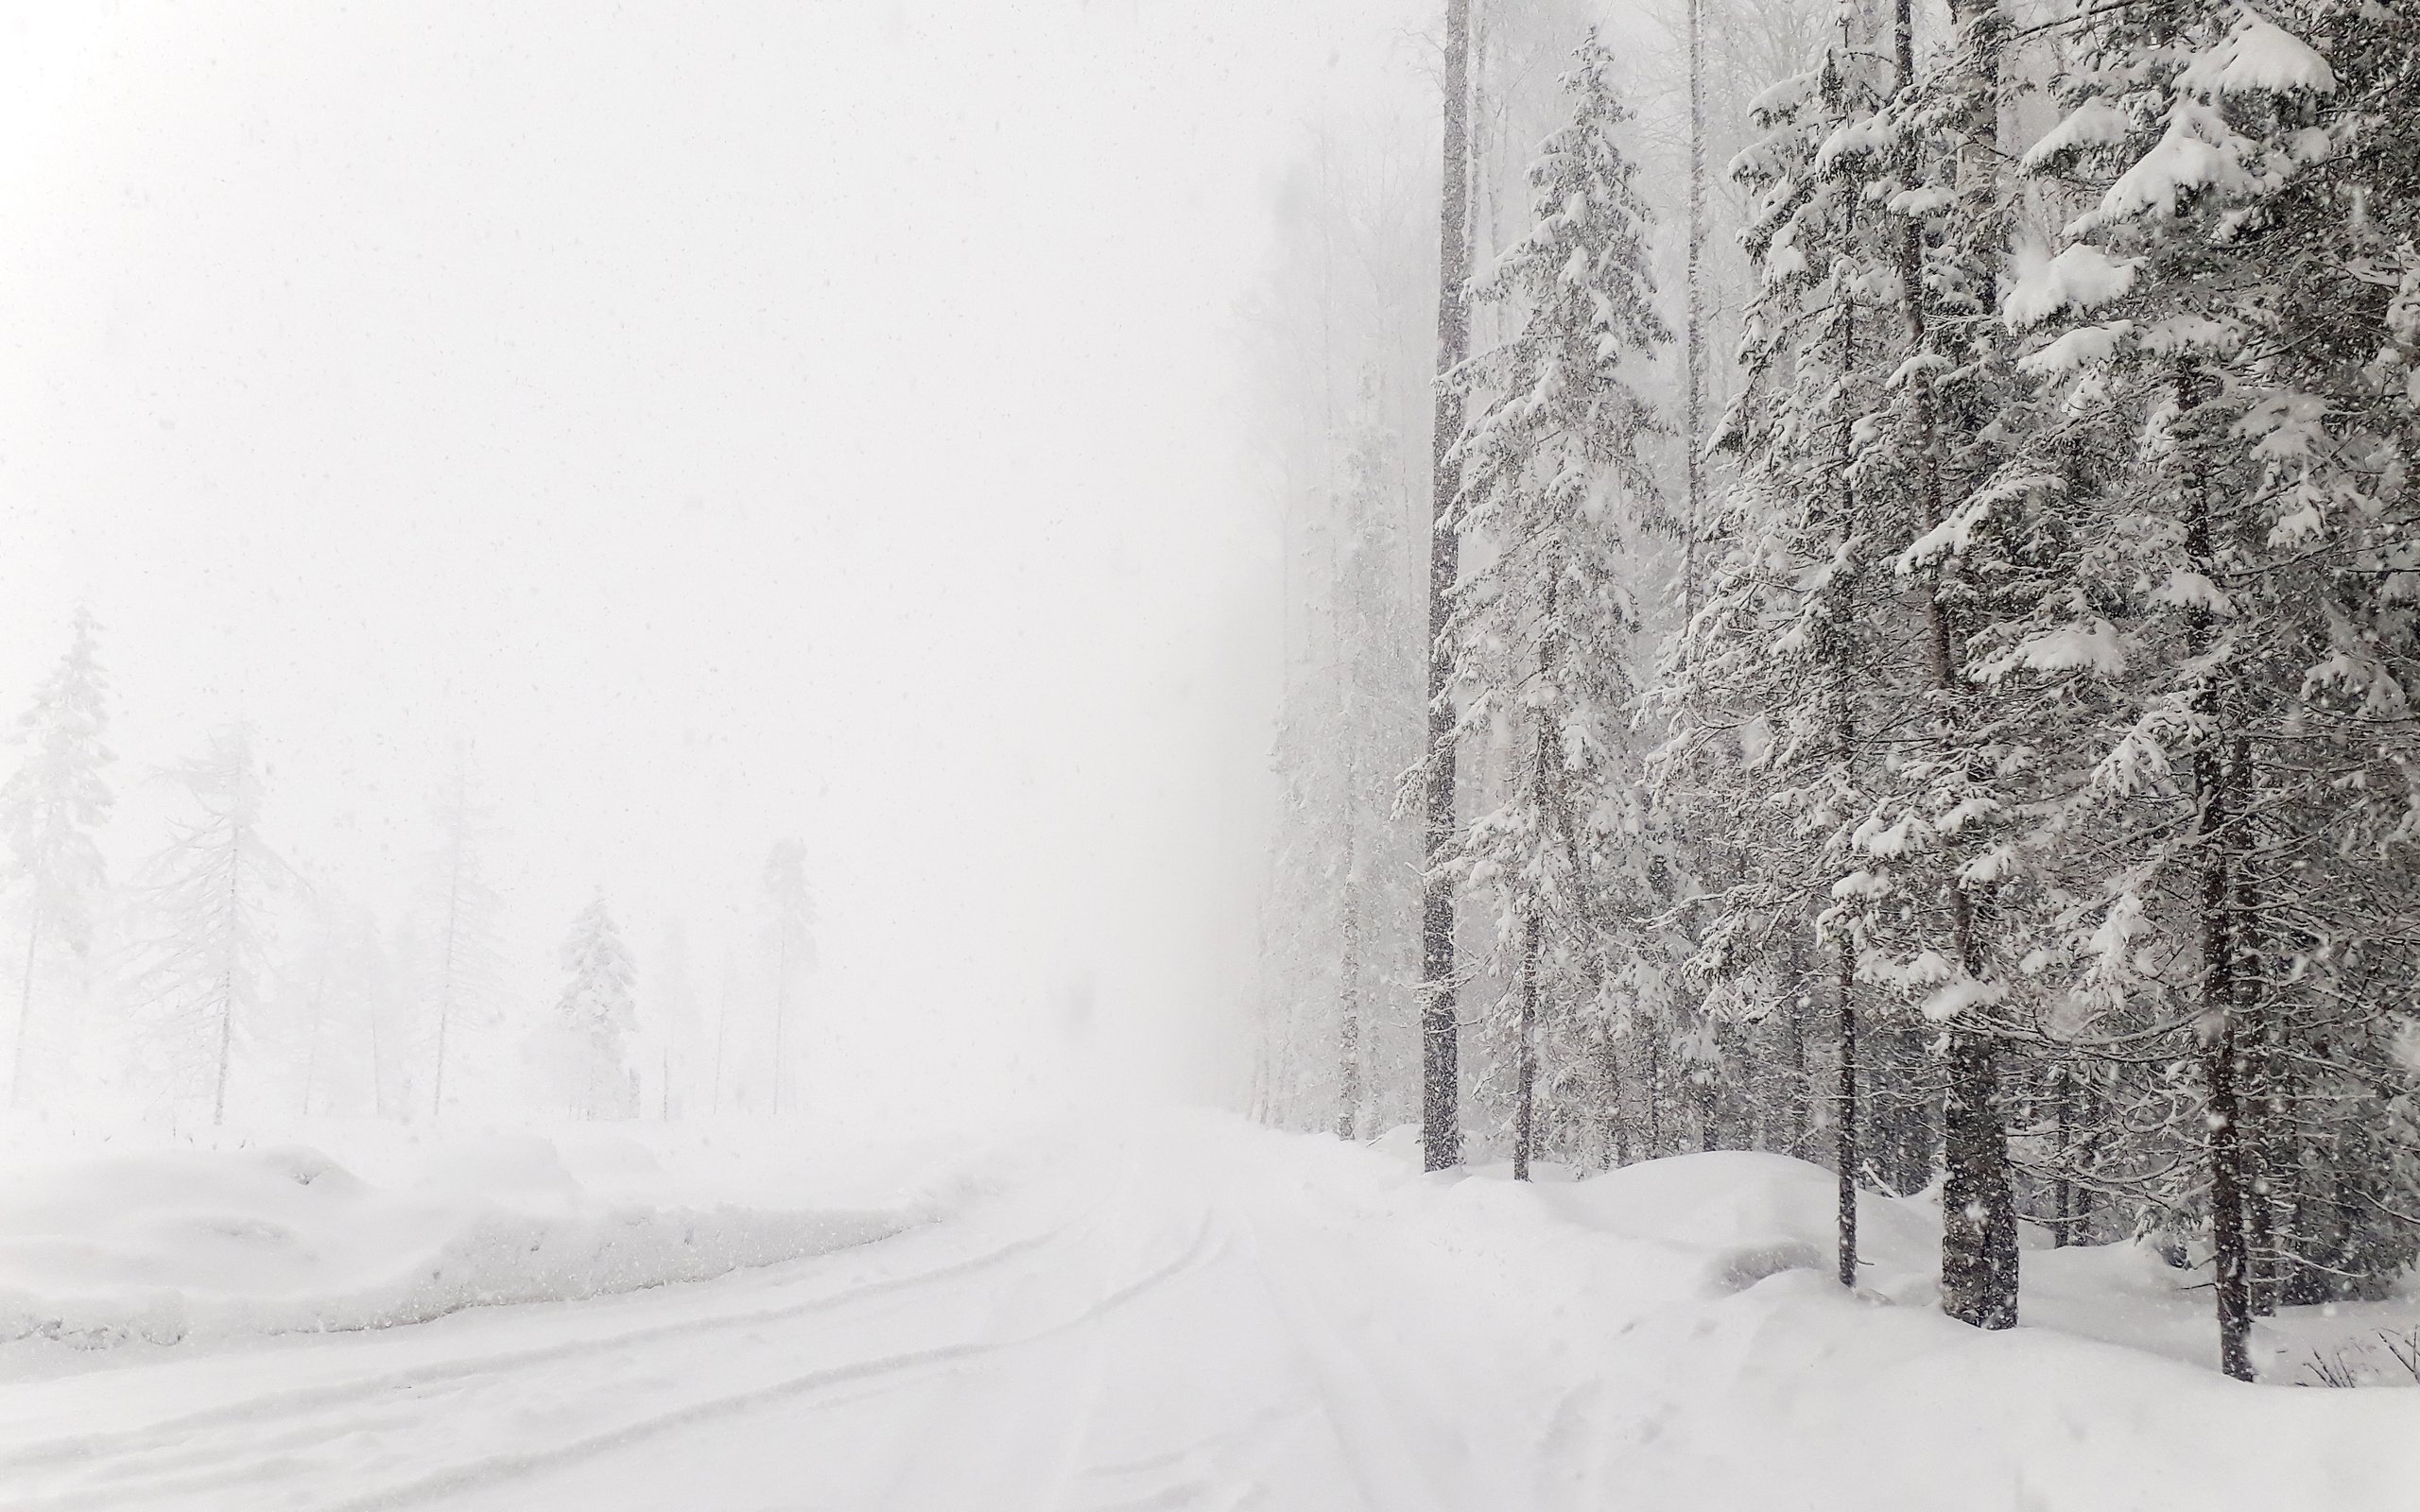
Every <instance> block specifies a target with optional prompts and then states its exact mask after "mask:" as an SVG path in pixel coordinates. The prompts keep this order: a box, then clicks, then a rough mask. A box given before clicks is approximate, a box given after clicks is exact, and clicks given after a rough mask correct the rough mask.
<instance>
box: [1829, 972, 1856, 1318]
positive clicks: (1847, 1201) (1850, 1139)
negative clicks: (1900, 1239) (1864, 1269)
mask: <svg viewBox="0 0 2420 1512" xmlns="http://www.w3.org/2000/svg"><path fill="white" fill-rule="evenodd" d="M1856 980H1857V971H1856V965H1855V962H1854V961H1853V959H1852V958H1851V956H1850V954H1849V951H1848V947H1847V945H1846V943H1845V942H1843V944H1842V945H1841V964H1840V974H1839V976H1838V977H1837V978H1836V979H1835V980H1834V982H1833V988H1834V989H1835V990H1836V991H1837V992H1838V993H1839V997H1838V999H1837V1002H1838V1005H1839V1010H1840V1020H1841V1071H1840V1077H1841V1079H1840V1108H1839V1118H1840V1123H1839V1125H1837V1126H1836V1127H1835V1128H1834V1130H1833V1134H1832V1159H1833V1160H1834V1161H1835V1163H1836V1164H1837V1165H1838V1167H1839V1170H1840V1188H1841V1189H1840V1230H1841V1246H1840V1260H1841V1285H1842V1286H1845V1287H1848V1288H1849V1289H1850V1290H1852V1291H1854V1290H1856V1288H1857V1165H1858V1148H1857V996H1856V993H1855V992H1854V991H1853V990H1852V988H1853V986H1854V984H1855V982H1856Z"/></svg>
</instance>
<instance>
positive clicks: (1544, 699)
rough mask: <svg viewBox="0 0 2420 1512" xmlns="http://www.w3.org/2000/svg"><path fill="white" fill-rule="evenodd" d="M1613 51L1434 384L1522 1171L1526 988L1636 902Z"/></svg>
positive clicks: (1649, 291)
mask: <svg viewBox="0 0 2420 1512" xmlns="http://www.w3.org/2000/svg"><path fill="white" fill-rule="evenodd" d="M1614 68H1615V65H1614V60H1613V56H1612V54H1611V53H1610V52H1609V51H1608V50H1607V49H1606V47H1605V46H1604V44H1603V43H1601V42H1599V40H1598V39H1597V38H1596V36H1595V35H1594V34H1593V33H1592V34H1591V35H1590V37H1589V38H1588V40H1587V41H1586V42H1585V43H1582V45H1581V47H1580V49H1579V52H1578V54H1577V55H1576V57H1575V59H1574V62H1573V67H1572V69H1571V71H1570V72H1569V73H1568V74H1567V75H1565V76H1564V91H1565V94H1566V96H1567V98H1568V100H1569V102H1570V107H1571V120H1570V123H1569V124H1568V125H1567V126H1565V127H1564V128H1563V129H1561V130H1559V131H1557V132H1555V133H1554V135H1552V136H1550V137H1549V138H1547V143H1546V146H1545V149H1544V152H1543V154H1542V155H1541V157H1540V159H1539V161H1538V163H1536V165H1535V166H1533V167H1532V168H1531V169H1530V191H1531V200H1532V206H1533V224H1532V226H1531V229H1530V233H1529V234H1528V235H1527V236H1526V237H1524V238H1523V239H1522V240H1521V241H1519V242H1517V243H1515V244H1514V245H1513V247H1511V248H1509V249H1506V250H1505V251H1504V252H1503V253H1502V254H1500V255H1499V256H1498V257H1497V259H1496V261H1495V266H1494V267H1493V268H1492V269H1491V270H1490V271H1489V272H1488V273H1486V274H1485V275H1484V276H1483V277H1481V278H1480V279H1478V281H1477V282H1476V283H1475V284H1474V286H1473V289H1472V295H1473V299H1474V301H1476V302H1478V303H1479V304H1481V305H1489V304H1506V305H1511V306H1513V308H1514V309H1516V310H1517V311H1518V312H1519V325H1518V327H1517V329H1516V330H1515V331H1514V332H1513V335H1511V336H1510V337H1509V338H1508V339H1506V340H1505V341H1504V342H1503V343H1501V344H1500V345H1497V346H1495V347H1493V348H1491V349H1489V350H1487V351H1485V352H1479V353H1478V354H1476V355H1474V356H1473V357H1472V358H1471V360H1470V361H1469V362H1467V363H1465V364H1464V365H1463V366H1462V367H1461V368H1460V369H1456V370H1455V372H1453V373H1452V374H1451V375H1449V377H1448V380H1447V381H1448V383H1449V384H1451V385H1452V386H1453V387H1454V388H1455V389H1456V390H1457V391H1458V392H1459V393H1460V394H1461V396H1462V398H1463V404H1464V407H1465V408H1466V411H1467V413H1468V415H1469V419H1468V421H1466V423H1465V427H1464V429H1463V432H1462V434H1461V438H1459V439H1458V440H1457V441H1456V442H1455V444H1454V449H1453V453H1452V455H1451V458H1450V464H1451V465H1452V467H1453V468H1454V469H1455V471H1456V472H1457V475H1458V476H1459V477H1460V479H1461V492H1460V494H1459V496H1458V499H1457V501H1456V507H1455V515H1454V524H1455V528H1456V529H1457V530H1458V531H1459V532H1460V533H1461V535H1462V537H1463V538H1464V540H1465V541H1466V543H1467V545H1468V546H1469V547H1470V548H1472V552H1473V556H1474V557H1476V558H1479V559H1482V560H1484V561H1485V563H1486V565H1484V566H1482V567H1479V568H1478V569H1477V570H1475V571H1473V572H1472V573H1471V574H1470V575H1469V576H1467V577H1466V578H1465V579H1464V580H1463V581H1462V582H1461V583H1460V584H1459V585H1457V587H1456V590H1455V593H1454V600H1453V608H1452V613H1451V614H1450V616H1449V617H1448V619H1447V621H1446V627H1445V634H1444V637H1443V647H1444V649H1445V651H1446V652H1447V654H1448V655H1449V656H1450V659H1451V664H1452V669H1453V674H1454V676H1453V679H1452V680H1451V682H1450V683H1449V685H1448V696H1451V697H1454V698H1456V699H1458V700H1459V703H1460V719H1459V728H1458V729H1457V730H1456V732H1455V734H1456V739H1457V741H1459V740H1461V738H1463V737H1465V736H1468V735H1470V734H1471V733H1473V732H1474V731H1484V732H1495V733H1497V734H1498V735H1499V736H1500V738H1502V739H1503V740H1504V741H1505V742H1506V743H1508V744H1509V745H1511V746H1512V747H1513V749H1514V750H1515V751H1516V752H1517V753H1518V760H1517V761H1516V762H1515V763H1514V765H1513V770H1512V772H1511V773H1510V774H1509V777H1508V790H1507V791H1506V792H1505V793H1503V795H1502V796H1501V799H1500V801H1498V802H1497V803H1495V806H1494V807H1493V808H1491V809H1490V810H1489V811H1488V812H1486V813H1484V814H1481V815H1479V816H1478V817H1476V818H1475V819H1474V820H1473V821H1472V822H1471V823H1470V824H1469V825H1468V826H1467V827H1466V828H1463V829H1461V830H1460V831H1459V832H1458V833H1456V835H1455V839H1454V844H1453V845H1452V847H1451V848H1450V849H1449V850H1448V851H1447V853H1446V855H1445V857H1444V858H1443V865H1445V866H1446V867H1448V868H1450V869H1451V872H1452V874H1453V875H1454V876H1455V877H1456V878H1457V879H1458V881H1459V883H1460V885H1461V886H1462V887H1463V888H1464V889H1466V890H1467V891H1469V892H1471V893H1473V894H1475V895H1477V896H1478V897H1479V898H1481V899H1483V900H1484V902H1485V903H1486V905H1487V906H1488V907H1489V909H1490V911H1491V912H1492V914H1493V916H1494V918H1495V926H1496V927H1495V938H1496V943H1495V948H1496V951H1497V953H1498V954H1499V955H1500V956H1503V955H1509V957H1510V964H1511V966H1512V970H1511V971H1510V972H1500V973H1499V975H1510V976H1511V977H1512V978H1513V980H1514V982H1515V983H1516V984H1517V985H1516V986H1515V988H1514V1003H1513V1011H1514V1013H1515V1014H1516V1015H1517V1021H1518V1027H1517V1030H1516V1035H1517V1039H1516V1046H1517V1055H1518V1057H1519V1068H1518V1070H1517V1072H1516V1081H1515V1097H1516V1103H1517V1109H1518V1110H1517V1112H1516V1128H1515V1131H1514V1143H1513V1152H1514V1153H1513V1160H1514V1166H1515V1170H1516V1174H1519V1175H1523V1176H1526V1175H1527V1172H1528V1164H1529V1160H1530V1154H1531V1145H1532V1142H1533V1137H1534V1133H1535V1057H1536V1054H1537V1043H1538V1015H1539V1005H1540V1002H1541V998H1542V995H1547V994H1551V995H1555V996H1560V997H1562V998H1564V1000H1566V1001H1572V1000H1578V999H1584V998H1587V997H1590V996H1593V995H1594V994H1595V993H1596V992H1597V991H1598V990H1600V989H1604V988H1608V987H1609V986H1610V985H1611V982H1612V980H1613V979H1615V978H1616V977H1618V976H1621V975H1624V974H1626V973H1625V971H1624V965H1625V963H1624V961H1623V959H1622V956H1623V952H1624V950H1625V948H1626V938H1625V937H1626V936H1634V935H1635V933H1636V932H1637V930H1638V929H1639V927H1640V922H1641V919H1642V916H1643V915H1644V914H1645V913H1646V912H1647V911H1648V910H1647V909H1646V908H1645V906H1644V904H1645V887H1644V883H1643V881H1642V879H1641V873H1642V872H1643V870H1644V866H1643V864H1642V856H1643V852H1644V849H1645V846H1644V840H1643V838H1642V835H1641V829H1642V826H1641V821H1640V810H1641V804H1640V801H1639V793H1638V784H1637V779H1636V771H1635V766H1636V762H1635V757H1634V751H1633V750H1632V748H1631V747H1632V740H1631V736H1630V726H1631V719H1632V714H1633V713H1634V697H1635V689H1634V684H1633V680H1632V675H1631V671H1630V664H1631V661H1632V658H1633V657H1634V648H1633V646H1632V645H1631V644H1630V643H1631V638H1632V633H1633V630H1634V627H1635V625H1636V620H1637V615H1636V609H1635V605H1634V599H1633V593H1632V587H1631V581H1632V578H1633V576H1634V563H1633V562H1631V561H1630V560H1629V551H1628V545H1627V541H1628V539H1629V535H1630V533H1631V532H1632V531H1634V530H1635V529H1636V528H1638V527H1639V526H1640V524H1642V523H1643V522H1644V521H1645V520H1646V519H1647V518H1649V517H1650V516H1651V515H1653V514H1654V513H1655V512H1656V511H1657V510H1658V507H1659V506H1658V502H1657V499H1658V496H1657V491H1656V487H1655V483H1654V480H1653V478H1652V477H1651V475H1650V473H1649V471H1648V467H1647V463H1646V460H1645V458H1644V457H1643V456H1642V455H1641V452H1640V448H1641V445H1642V442H1643V441H1645V440H1646V439H1647V438H1651V436H1653V435H1654V434H1655V433H1656V432H1657V431H1658V430H1660V429H1661V426H1660V423H1659V421H1657V419H1656V417H1655V414H1654V412H1653V410H1652V408H1651V406H1650V405H1649V404H1648V402H1647V401H1646V400H1645V399H1644V398H1643V397H1642V396H1641V395H1640V394H1639V392H1638V391H1637V389H1636V388H1635V387H1633V385H1632V384H1631V382H1630V379H1629V377H1628V374H1627V371H1626V370H1625V367H1624V364H1625V360H1626V359H1627V360H1628V361H1629V362H1630V363H1632V364H1635V363H1637V362H1638V361H1639V360H1640V359H1641V358H1643V357H1645V356H1647V355H1648V354H1649V353H1651V352H1652V351H1653V349H1654V348H1656V347H1657V346H1659V345H1661V344H1663V343H1665V342H1667V341H1669V340H1670V339H1671V337H1670V333H1669V332H1668V330H1667V329H1666V328H1665V325H1664V322H1663V320H1662V318H1661V317H1660V316H1658V315H1657V313H1656V311H1655V305H1654V297H1655V291H1654V287H1653V284H1652V283H1651V281H1650V278H1649V275H1648V271H1647V266H1646V262H1647V259H1646V246H1645V234H1646V229H1647V210H1646V207H1645V206H1644V205H1643V204H1642V203H1641V202H1640V201H1639V198H1638V196H1637V193H1636V191H1635V190H1634V187H1633V186H1632V182H1631V179H1632V175H1633V171H1634V170H1633V168H1632V165H1631V163H1630V161H1629V160H1628V158H1627V157H1625V156H1624V154H1623V151H1622V148H1621V145H1620V141H1619V133H1620V129H1621V126H1622V123H1623V122H1624V121H1625V120H1626V119H1627V118H1628V113H1629V112H1627V111H1625V110H1624V109H1623V107H1622V105H1621V102H1620V100H1619V99H1618V97H1617V96H1616V93H1615V90H1614V83H1613V75H1614ZM1547 974H1551V975H1552V976H1553V977H1554V978H1555V980H1553V981H1551V982H1542V981H1541V977H1542V975H1547Z"/></svg>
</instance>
